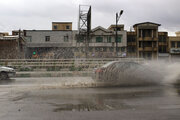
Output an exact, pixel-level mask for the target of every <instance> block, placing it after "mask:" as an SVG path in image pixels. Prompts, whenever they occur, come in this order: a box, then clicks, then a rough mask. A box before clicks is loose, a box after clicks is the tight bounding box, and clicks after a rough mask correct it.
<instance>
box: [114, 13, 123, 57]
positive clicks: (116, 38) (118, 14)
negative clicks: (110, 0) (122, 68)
mask: <svg viewBox="0 0 180 120" xmlns="http://www.w3.org/2000/svg"><path fill="white" fill-rule="evenodd" d="M122 14H123V10H121V11H120V12H119V13H116V37H115V41H116V56H118V34H117V31H118V30H117V28H118V27H117V26H118V21H119V19H120V17H121V15H122Z"/></svg>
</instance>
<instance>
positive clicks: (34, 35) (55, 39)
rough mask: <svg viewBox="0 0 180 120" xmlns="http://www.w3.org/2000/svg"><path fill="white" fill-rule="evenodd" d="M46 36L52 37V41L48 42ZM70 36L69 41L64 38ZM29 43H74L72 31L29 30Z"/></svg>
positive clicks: (27, 32)
mask: <svg viewBox="0 0 180 120" xmlns="http://www.w3.org/2000/svg"><path fill="white" fill-rule="evenodd" d="M46 36H50V41H47V42H46V40H45V39H46ZM66 36H68V41H65V40H64V39H65V38H64V37H66ZM26 40H27V43H28V44H30V43H41V44H43V43H72V41H73V32H72V31H52V30H35V31H33V30H27V31H26Z"/></svg>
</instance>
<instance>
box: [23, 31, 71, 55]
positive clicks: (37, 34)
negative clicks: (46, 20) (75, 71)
mask: <svg viewBox="0 0 180 120" xmlns="http://www.w3.org/2000/svg"><path fill="white" fill-rule="evenodd" d="M24 34H25V38H26V43H27V45H26V46H27V49H26V57H27V58H71V57H72V56H73V51H72V47H73V42H74V38H73V36H74V35H73V34H74V32H73V31H52V30H25V31H24Z"/></svg>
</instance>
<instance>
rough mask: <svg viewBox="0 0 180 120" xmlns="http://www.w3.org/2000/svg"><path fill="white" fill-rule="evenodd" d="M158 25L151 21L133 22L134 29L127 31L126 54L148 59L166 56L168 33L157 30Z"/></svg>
mask: <svg viewBox="0 0 180 120" xmlns="http://www.w3.org/2000/svg"><path fill="white" fill-rule="evenodd" d="M159 26H160V24H157V23H152V22H143V23H138V24H135V25H134V26H133V27H134V30H135V31H130V32H127V56H128V57H137V58H145V59H148V60H154V59H158V58H159V56H160V57H161V56H162V57H163V56H166V57H168V55H167V53H168V33H167V32H159V31H158V27H159ZM159 53H162V54H159Z"/></svg>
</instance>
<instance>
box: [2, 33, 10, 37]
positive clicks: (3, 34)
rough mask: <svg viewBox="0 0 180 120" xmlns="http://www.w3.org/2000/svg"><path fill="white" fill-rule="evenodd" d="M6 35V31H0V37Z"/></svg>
mask: <svg viewBox="0 0 180 120" xmlns="http://www.w3.org/2000/svg"><path fill="white" fill-rule="evenodd" d="M8 35H9V33H7V32H0V37H3V36H8Z"/></svg>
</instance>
